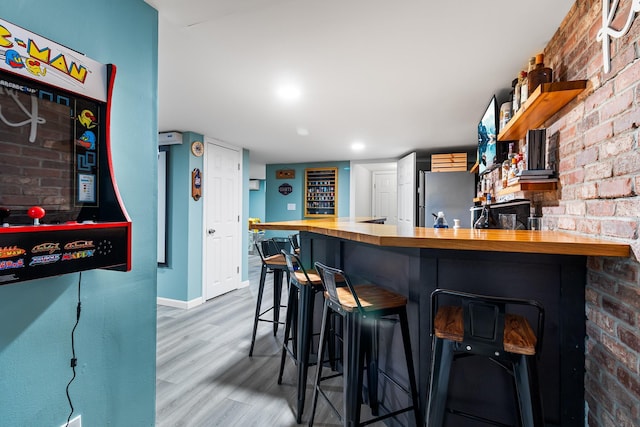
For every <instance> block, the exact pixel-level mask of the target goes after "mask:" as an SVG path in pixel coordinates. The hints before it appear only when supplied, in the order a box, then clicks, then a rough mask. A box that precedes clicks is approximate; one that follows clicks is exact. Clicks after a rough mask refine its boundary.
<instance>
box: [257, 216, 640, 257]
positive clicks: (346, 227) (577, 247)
mask: <svg viewBox="0 0 640 427" xmlns="http://www.w3.org/2000/svg"><path fill="white" fill-rule="evenodd" d="M373 220H375V218H335V219H313V220H297V221H281V222H265V223H257V224H252V225H251V227H250V228H251V229H255V230H290V231H308V232H312V233H316V234H322V235H326V236H331V237H336V238H340V239H345V240H351V241H356V242H363V243H368V244H371V245H377V246H389V247H405V248H428V249H454V250H469V251H491V252H523V253H536V254H557V255H583V256H612V257H628V256H629V254H630V247H629V245H628V244H625V243H618V242H614V241H609V240H604V239H599V238H593V237H585V236H580V235H576V234H571V233H567V232H561V231H529V230H494V229H489V230H476V229H469V228H461V229H458V230H454V229H452V228H425V227H404V226H401V225H386V224H375V223H371V222H366V221H373Z"/></svg>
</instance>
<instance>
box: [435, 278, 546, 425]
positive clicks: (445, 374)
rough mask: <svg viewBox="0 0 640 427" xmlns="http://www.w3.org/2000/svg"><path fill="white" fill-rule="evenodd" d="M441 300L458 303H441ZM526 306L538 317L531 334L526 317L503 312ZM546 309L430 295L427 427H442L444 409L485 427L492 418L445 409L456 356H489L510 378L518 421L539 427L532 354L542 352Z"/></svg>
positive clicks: (490, 299)
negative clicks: (430, 348)
mask: <svg viewBox="0 0 640 427" xmlns="http://www.w3.org/2000/svg"><path fill="white" fill-rule="evenodd" d="M440 298H447V299H448V300H451V299H453V300H454V301H456V302H458V303H459V304H458V305H440ZM509 306H521V307H523V306H524V307H530V308H531V309H532V310H533V312H535V313H536V314H537V319H538V324H537V329H536V331H535V332H534V331H533V329H532V328H531V326H530V324H529V322H528V321H527V319H526V318H525V317H523V316H521V315H519V314H512V313H506V307H509ZM543 330H544V308H543V307H542V305H540V303H538V302H537V301H533V300H524V299H516V298H502V297H494V296H484V295H475V294H470V293H465V292H458V291H452V290H447V289H436V290H435V291H434V292H433V293H432V294H431V335H432V337H433V342H432V353H431V378H430V386H429V398H428V408H427V426H429V427H441V426H442V425H443V422H444V414H445V411H448V412H450V413H453V414H456V415H459V416H463V417H466V418H470V419H473V420H476V421H481V422H483V423H488V424H493V425H499V426H504V424H502V423H499V422H497V421H494V420H489V419H486V418H483V417H480V416H478V415H474V414H469V413H466V412H462V411H459V410H455V409H451V408H446V401H447V391H448V386H449V373H450V370H451V367H452V362H453V361H454V359H455V358H456V357H462V356H468V355H475V356H481V357H489V358H491V359H492V360H493V361H495V362H496V363H497V364H498V365H499V366H502V367H503V368H505V369H506V370H508V371H509V373H511V374H512V375H513V379H514V383H515V390H516V394H517V396H516V400H517V402H518V412H519V416H520V422H521V425H522V426H523V427H543V426H544V417H543V411H542V402H541V399H540V390H539V386H538V375H537V366H536V355H539V354H540V349H541V346H542V336H543Z"/></svg>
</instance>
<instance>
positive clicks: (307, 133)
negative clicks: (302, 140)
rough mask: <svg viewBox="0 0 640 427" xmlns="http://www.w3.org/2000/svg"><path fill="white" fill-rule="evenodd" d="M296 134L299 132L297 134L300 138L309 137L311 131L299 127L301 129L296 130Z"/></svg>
mask: <svg viewBox="0 0 640 427" xmlns="http://www.w3.org/2000/svg"><path fill="white" fill-rule="evenodd" d="M296 132H297V133H298V135H300V136H307V135H309V129H307V128H302V127H299V128H297V129H296Z"/></svg>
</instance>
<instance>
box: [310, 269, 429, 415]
mask: <svg viewBox="0 0 640 427" xmlns="http://www.w3.org/2000/svg"><path fill="white" fill-rule="evenodd" d="M315 267H316V270H317V272H318V274H319V275H320V278H321V280H322V285H323V287H324V309H323V312H322V328H321V331H320V344H319V349H318V354H323V351H324V342H325V334H326V331H327V316H328V313H329V311H331V312H333V313H336V314H337V315H339V316H342V318H343V319H344V324H345V333H344V336H343V347H344V350H343V351H344V354H345V356H344V357H343V374H342V375H343V385H344V399H343V410H342V416H341V415H340V413H339V411H338V410H337V409H336V408H335V407H334V406H333V404H332V403H331V401H330V400H329V398H328V397H327V395H326V394H325V392H324V390H323V389H322V388H321V382H322V381H323V380H325V379H328V378H333V377H334V376H335V375H332V376H329V377H323V376H322V363H319V364H318V365H317V367H316V378H315V383H314V385H315V386H314V390H313V409H312V412H311V418H310V420H309V426H313V419H314V416H315V411H316V406H317V403H318V395H322V396H323V397H324V398H325V400H326V401H327V402H328V403H329V405H330V406H331V407H332V409H333V410H334V412H335V413H336V414H337V415H338V417H340V418H341V420H342V423H343V425H345V426H361V425H367V424H371V423H374V422H376V421H380V420H383V419H387V418H390V417H394V416H396V415H399V414H401V413H404V412H408V411H413V413H414V416H415V422H416V425H418V426H420V425H421V415H420V411H419V409H418V392H417V387H416V380H415V370H414V367H413V356H412V353H411V341H410V337H409V321H408V318H407V298H406V297H404V296H403V295H400V294H397V293H394V292H391V291H388V290H386V289H384V288H382V287H380V286H376V285H357V286H353V285H352V284H351V282H350V281H349V278H348V277H347V276H346V274H345V273H344V272H343V271H342V270H339V269H336V268H332V267H328V266H326V265H323V264H321V263H318V262H316V263H315ZM337 277H341V278H342V279H343V280H344V284H345V286H343V287H337V286H336V281H337V280H336V278H337ZM391 315H397V316H398V317H399V320H400V330H401V332H402V343H403V347H404V354H405V361H406V365H407V373H408V378H409V387H410V390H409V391H407V390H406V389H405V388H404V387H401V386H400V388H401V389H402V390H403V391H404V392H406V393H407V395H408V396H409V397H410V399H411V405H410V406H408V407H406V408H402V409H398V410H395V411H393V412H389V413H386V414H383V415H380V416H377V417H375V418H373V419H369V420H366V421H364V422H360V405H361V403H362V382H363V374H362V372H363V369H364V361H365V359H367V360H368V362H369V363H368V364H367V375H368V380H369V384H368V391H369V404H370V406H371V407H372V413H373V414H374V415H375V414H376V413H377V409H376V408H377V404H378V397H377V391H378V390H377V381H376V378H377V374H378V369H377V355H376V354H368V355H367V354H365V353H367V352H370V351H371V349H372V348H373V349H374V350H373V352H374V353H375V351H376V350H375V347H376V345H375V343H373V344H372V341H375V336H376V330H375V328H376V326H377V320H379V319H380V318H382V317H385V316H391ZM363 349H366V351H363ZM391 383H392V384H395V385H398V386H399V384H398V383H397V382H396V381H394V380H392V381H391Z"/></svg>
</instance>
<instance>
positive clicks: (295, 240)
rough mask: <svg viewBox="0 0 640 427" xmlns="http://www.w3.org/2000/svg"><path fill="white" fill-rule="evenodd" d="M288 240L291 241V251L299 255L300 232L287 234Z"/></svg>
mask: <svg viewBox="0 0 640 427" xmlns="http://www.w3.org/2000/svg"><path fill="white" fill-rule="evenodd" d="M289 242H290V243H291V252H293V253H294V254H296V255H300V234H291V235H289Z"/></svg>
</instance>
